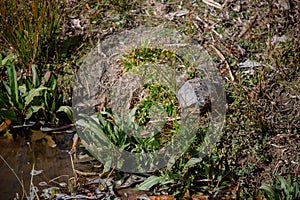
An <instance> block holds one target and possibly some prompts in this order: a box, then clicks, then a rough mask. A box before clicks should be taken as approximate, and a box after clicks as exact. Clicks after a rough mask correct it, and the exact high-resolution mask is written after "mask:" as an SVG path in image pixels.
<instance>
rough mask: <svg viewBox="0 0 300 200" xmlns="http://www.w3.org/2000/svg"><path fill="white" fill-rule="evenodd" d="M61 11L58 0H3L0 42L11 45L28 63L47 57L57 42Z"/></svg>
mask: <svg viewBox="0 0 300 200" xmlns="http://www.w3.org/2000/svg"><path fill="white" fill-rule="evenodd" d="M59 13H60V9H59V2H58V1H57V0H47V1H39V0H32V1H18V0H4V1H1V2H0V20H1V23H0V41H1V44H2V45H4V48H8V47H12V48H13V50H14V51H15V52H16V54H17V56H18V58H19V60H20V61H21V63H22V64H24V65H25V66H30V65H31V64H34V63H36V61H37V60H41V59H43V60H45V61H46V60H48V59H49V56H51V54H53V53H54V50H55V45H56V43H57V38H56V36H55V32H56V30H57V27H58V24H59V21H60V17H59Z"/></svg>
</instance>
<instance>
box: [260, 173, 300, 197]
mask: <svg viewBox="0 0 300 200" xmlns="http://www.w3.org/2000/svg"><path fill="white" fill-rule="evenodd" d="M260 189H261V191H262V193H263V194H264V195H265V197H266V198H267V199H272V200H273V199H274V200H281V199H282V200H283V199H285V200H294V199H300V188H299V180H297V179H295V181H294V182H293V181H292V179H291V176H290V175H288V177H287V179H286V178H284V177H283V176H277V177H276V178H275V179H274V180H273V182H272V183H270V184H263V185H262V186H261V187H260Z"/></svg>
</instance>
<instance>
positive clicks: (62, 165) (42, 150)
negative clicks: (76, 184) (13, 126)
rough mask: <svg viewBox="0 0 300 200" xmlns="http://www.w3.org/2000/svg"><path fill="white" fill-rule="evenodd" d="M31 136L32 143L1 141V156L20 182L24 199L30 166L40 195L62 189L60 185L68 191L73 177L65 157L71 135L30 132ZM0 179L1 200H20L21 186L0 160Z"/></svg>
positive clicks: (28, 181) (27, 141)
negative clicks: (48, 189)
mask: <svg viewBox="0 0 300 200" xmlns="http://www.w3.org/2000/svg"><path fill="white" fill-rule="evenodd" d="M30 135H32V137H31V138H32V140H31V141H30V140H26V139H25V138H24V137H19V136H18V137H17V138H16V140H14V139H12V138H11V139H9V138H5V137H0V154H1V156H2V157H3V158H4V159H5V161H6V162H7V163H8V164H9V165H10V167H11V168H12V169H13V170H14V172H15V173H16V174H17V176H18V177H19V179H20V180H21V181H22V182H23V185H24V189H25V190H26V193H27V195H29V186H30V180H31V175H30V173H31V171H32V169H33V164H34V169H35V170H36V171H35V173H36V175H35V176H33V183H34V185H35V186H36V187H37V188H38V190H39V191H40V192H41V191H42V190H43V189H44V188H49V187H59V188H62V186H61V185H66V186H65V187H67V183H68V180H69V178H70V177H73V171H72V166H71V162H70V155H69V154H68V150H70V148H71V146H72V142H73V141H72V138H73V134H70V133H62V134H51V136H52V137H50V136H49V135H45V134H43V133H42V132H40V131H33V132H32V131H31V134H30ZM29 141H30V142H29ZM54 142H55V143H54ZM38 172H40V173H38ZM0 177H1V181H0V191H1V199H13V198H14V197H16V194H17V193H18V195H19V197H20V198H21V197H22V194H23V192H22V187H21V185H20V183H19V182H18V180H17V178H16V177H15V175H14V174H13V172H12V170H11V169H10V168H9V167H8V166H7V165H6V164H5V163H4V161H3V160H1V159H0ZM66 190H67V189H66Z"/></svg>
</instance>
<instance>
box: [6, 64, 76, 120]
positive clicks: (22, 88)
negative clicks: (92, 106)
mask: <svg viewBox="0 0 300 200" xmlns="http://www.w3.org/2000/svg"><path fill="white" fill-rule="evenodd" d="M5 67H6V68H7V80H2V84H3V88H2V89H3V93H1V94H0V105H1V110H0V117H1V118H5V119H10V120H12V121H18V122H24V121H26V120H28V119H30V118H31V117H32V116H33V115H34V114H38V113H39V111H42V112H43V113H44V117H45V118H46V119H47V121H50V122H52V123H53V122H55V120H57V119H56V113H57V112H65V113H67V115H68V117H70V118H71V108H70V107H67V106H62V93H59V91H58V87H57V84H56V79H55V76H54V75H53V74H51V73H50V72H49V73H46V74H45V76H44V77H42V78H40V77H39V75H38V71H37V66H36V65H32V66H31V71H32V77H29V76H25V78H22V76H21V77H19V78H18V76H17V71H16V68H15V65H14V64H13V63H12V62H10V61H8V62H6V63H5Z"/></svg>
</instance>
